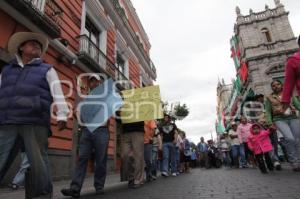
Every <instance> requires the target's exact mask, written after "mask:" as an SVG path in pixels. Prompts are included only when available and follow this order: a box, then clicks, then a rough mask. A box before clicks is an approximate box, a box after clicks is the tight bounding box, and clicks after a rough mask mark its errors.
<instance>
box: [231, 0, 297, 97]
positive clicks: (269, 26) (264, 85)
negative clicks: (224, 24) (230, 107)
mask: <svg viewBox="0 0 300 199" xmlns="http://www.w3.org/2000/svg"><path fill="white" fill-rule="evenodd" d="M274 2H275V6H276V7H275V8H274V9H271V8H269V6H268V5H266V7H265V10H264V11H262V12H254V11H253V10H252V9H250V12H249V14H248V15H243V14H242V13H241V11H240V9H239V7H237V8H236V14H237V21H236V24H235V27H234V32H235V35H236V36H237V38H238V39H239V48H240V58H241V61H243V62H245V63H247V65H248V75H249V76H248V80H247V81H246V83H245V84H244V89H243V92H242V93H241V94H242V98H244V99H245V97H246V96H247V93H248V92H249V91H250V90H252V91H254V93H256V94H264V95H267V94H269V93H270V92H271V88H270V83H271V82H272V80H273V79H276V78H280V79H283V78H284V66H285V62H286V59H287V58H288V57H289V56H290V55H292V54H293V53H295V52H296V51H297V50H298V45H297V42H296V37H295V35H294V33H293V30H292V28H291V25H290V23H289V19H288V15H289V12H287V11H286V10H285V8H284V5H283V4H282V3H281V2H280V0H274Z"/></svg>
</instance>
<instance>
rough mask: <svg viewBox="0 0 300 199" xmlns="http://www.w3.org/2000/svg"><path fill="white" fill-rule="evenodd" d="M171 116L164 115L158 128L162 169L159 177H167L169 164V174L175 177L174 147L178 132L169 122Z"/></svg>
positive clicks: (174, 125)
mask: <svg viewBox="0 0 300 199" xmlns="http://www.w3.org/2000/svg"><path fill="white" fill-rule="evenodd" d="M171 121H172V120H171V116H170V115H167V114H165V115H164V120H163V123H162V124H161V125H160V126H159V131H160V134H161V135H162V143H163V145H162V153H163V154H162V155H163V168H162V173H161V175H162V176H164V177H168V176H169V165H170V164H169V163H171V174H172V176H174V177H175V176H177V169H176V158H175V145H176V143H177V137H178V131H177V126H176V124H174V123H172V122H171Z"/></svg>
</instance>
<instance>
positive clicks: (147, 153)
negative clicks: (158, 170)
mask: <svg viewBox="0 0 300 199" xmlns="http://www.w3.org/2000/svg"><path fill="white" fill-rule="evenodd" d="M144 158H145V163H146V180H147V181H149V180H151V176H152V173H151V171H152V168H153V166H152V144H145V145H144Z"/></svg>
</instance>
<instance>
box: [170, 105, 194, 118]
mask: <svg viewBox="0 0 300 199" xmlns="http://www.w3.org/2000/svg"><path fill="white" fill-rule="evenodd" d="M174 111H175V112H174V113H175V116H176V117H177V118H178V119H180V120H182V119H184V118H185V117H187V116H188V115H189V113H190V111H189V109H188V107H187V105H186V104H183V105H180V103H179V104H177V105H176V106H175V107H174Z"/></svg>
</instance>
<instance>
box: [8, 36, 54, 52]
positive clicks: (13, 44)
mask: <svg viewBox="0 0 300 199" xmlns="http://www.w3.org/2000/svg"><path fill="white" fill-rule="evenodd" d="M30 40H35V41H38V42H39V43H40V44H41V45H42V55H43V54H44V53H45V52H46V51H47V48H48V44H49V41H48V39H47V37H46V36H44V35H42V34H39V33H34V32H17V33H15V34H14V35H13V36H11V38H10V39H9V41H8V45H7V49H8V52H9V53H10V54H11V55H15V54H17V53H18V50H19V47H20V45H21V44H23V43H24V42H26V41H30Z"/></svg>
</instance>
